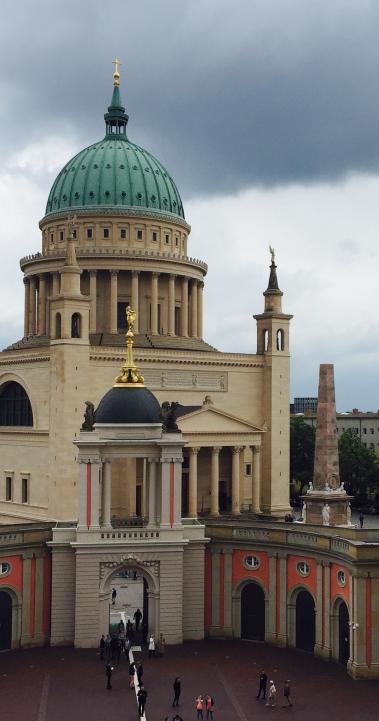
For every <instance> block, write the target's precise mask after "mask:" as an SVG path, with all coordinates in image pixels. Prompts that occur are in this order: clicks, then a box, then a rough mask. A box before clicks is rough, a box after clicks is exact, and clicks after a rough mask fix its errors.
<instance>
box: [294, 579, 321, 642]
mask: <svg viewBox="0 0 379 721" xmlns="http://www.w3.org/2000/svg"><path fill="white" fill-rule="evenodd" d="M315 632H316V623H315V602H314V599H313V597H312V596H311V594H310V593H309V591H305V590H303V591H299V593H298V594H297V596H296V648H300V649H302V650H303V651H310V652H311V653H313V651H314V645H315Z"/></svg>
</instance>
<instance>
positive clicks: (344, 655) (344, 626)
mask: <svg viewBox="0 0 379 721" xmlns="http://www.w3.org/2000/svg"><path fill="white" fill-rule="evenodd" d="M349 657H350V628H349V610H348V608H347V605H346V603H345V601H341V603H340V606H339V609H338V660H339V662H340V663H343V664H344V665H346V664H347V662H348V660H349Z"/></svg>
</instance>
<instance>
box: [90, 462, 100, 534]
mask: <svg viewBox="0 0 379 721" xmlns="http://www.w3.org/2000/svg"><path fill="white" fill-rule="evenodd" d="M99 473H100V463H99V461H97V460H94V461H92V462H91V528H100V525H99V515H100V513H99V511H100V483H99V481H100V478H99Z"/></svg>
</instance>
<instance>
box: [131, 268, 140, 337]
mask: <svg viewBox="0 0 379 721" xmlns="http://www.w3.org/2000/svg"><path fill="white" fill-rule="evenodd" d="M138 277H139V270H132V309H133V310H135V312H136V314H137V315H136V320H135V323H134V332H135V333H139V291H138Z"/></svg>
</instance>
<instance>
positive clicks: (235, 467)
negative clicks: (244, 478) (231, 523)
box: [232, 446, 241, 516]
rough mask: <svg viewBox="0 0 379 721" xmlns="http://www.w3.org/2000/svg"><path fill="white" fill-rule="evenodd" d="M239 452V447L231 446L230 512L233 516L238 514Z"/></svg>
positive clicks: (239, 511)
mask: <svg viewBox="0 0 379 721" xmlns="http://www.w3.org/2000/svg"><path fill="white" fill-rule="evenodd" d="M240 452H241V448H239V447H238V446H235V447H234V448H233V457H232V513H233V516H239V514H240V513H241V509H240Z"/></svg>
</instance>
